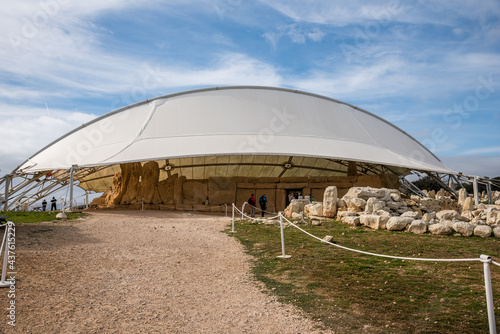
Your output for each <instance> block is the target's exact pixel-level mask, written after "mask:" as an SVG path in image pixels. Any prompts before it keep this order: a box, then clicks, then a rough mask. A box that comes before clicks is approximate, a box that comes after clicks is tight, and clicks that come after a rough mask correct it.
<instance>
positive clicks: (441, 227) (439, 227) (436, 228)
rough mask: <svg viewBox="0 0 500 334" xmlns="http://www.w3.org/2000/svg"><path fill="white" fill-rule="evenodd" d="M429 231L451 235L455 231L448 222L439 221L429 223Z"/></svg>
mask: <svg viewBox="0 0 500 334" xmlns="http://www.w3.org/2000/svg"><path fill="white" fill-rule="evenodd" d="M429 232H430V233H431V234H435V235H449V234H451V233H452V232H453V230H452V228H451V227H449V226H448V225H446V224H443V223H438V224H433V225H429Z"/></svg>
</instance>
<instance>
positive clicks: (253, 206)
mask: <svg viewBox="0 0 500 334" xmlns="http://www.w3.org/2000/svg"><path fill="white" fill-rule="evenodd" d="M246 205H248V206H249V207H251V208H254V209H257V210H259V211H260V212H264V213H268V214H270V215H274V214H275V213H276V212H270V211H266V210H262V209H259V208H258V207H256V206H255V205H252V204H250V203H248V202H245V203H243V207H242V210H244V208H245V206H246ZM238 211H239V210H238ZM240 212H241V211H240Z"/></svg>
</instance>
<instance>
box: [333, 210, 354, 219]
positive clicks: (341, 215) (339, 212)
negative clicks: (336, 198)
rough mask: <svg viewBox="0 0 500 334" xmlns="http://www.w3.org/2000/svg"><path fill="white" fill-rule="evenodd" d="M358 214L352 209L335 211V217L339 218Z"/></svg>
mask: <svg viewBox="0 0 500 334" xmlns="http://www.w3.org/2000/svg"><path fill="white" fill-rule="evenodd" d="M357 215H358V214H357V213H356V212H354V211H338V212H337V218H339V219H341V218H342V217H348V216H357Z"/></svg>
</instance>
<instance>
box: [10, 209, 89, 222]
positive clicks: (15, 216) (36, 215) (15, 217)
mask: <svg viewBox="0 0 500 334" xmlns="http://www.w3.org/2000/svg"><path fill="white" fill-rule="evenodd" d="M58 213H59V211H53V212H51V211H45V212H36V211H27V212H24V211H0V216H7V217H9V218H7V220H8V221H12V222H14V223H38V222H45V221H55V220H59V219H57V218H56V215H57V214H58ZM66 215H67V216H68V219H77V218H79V217H82V216H84V215H85V214H84V213H81V212H67V213H66Z"/></svg>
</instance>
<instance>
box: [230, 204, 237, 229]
mask: <svg viewBox="0 0 500 334" xmlns="http://www.w3.org/2000/svg"><path fill="white" fill-rule="evenodd" d="M232 207H233V223H232V229H231V233H236V231H235V230H234V204H233V206H232Z"/></svg>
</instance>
